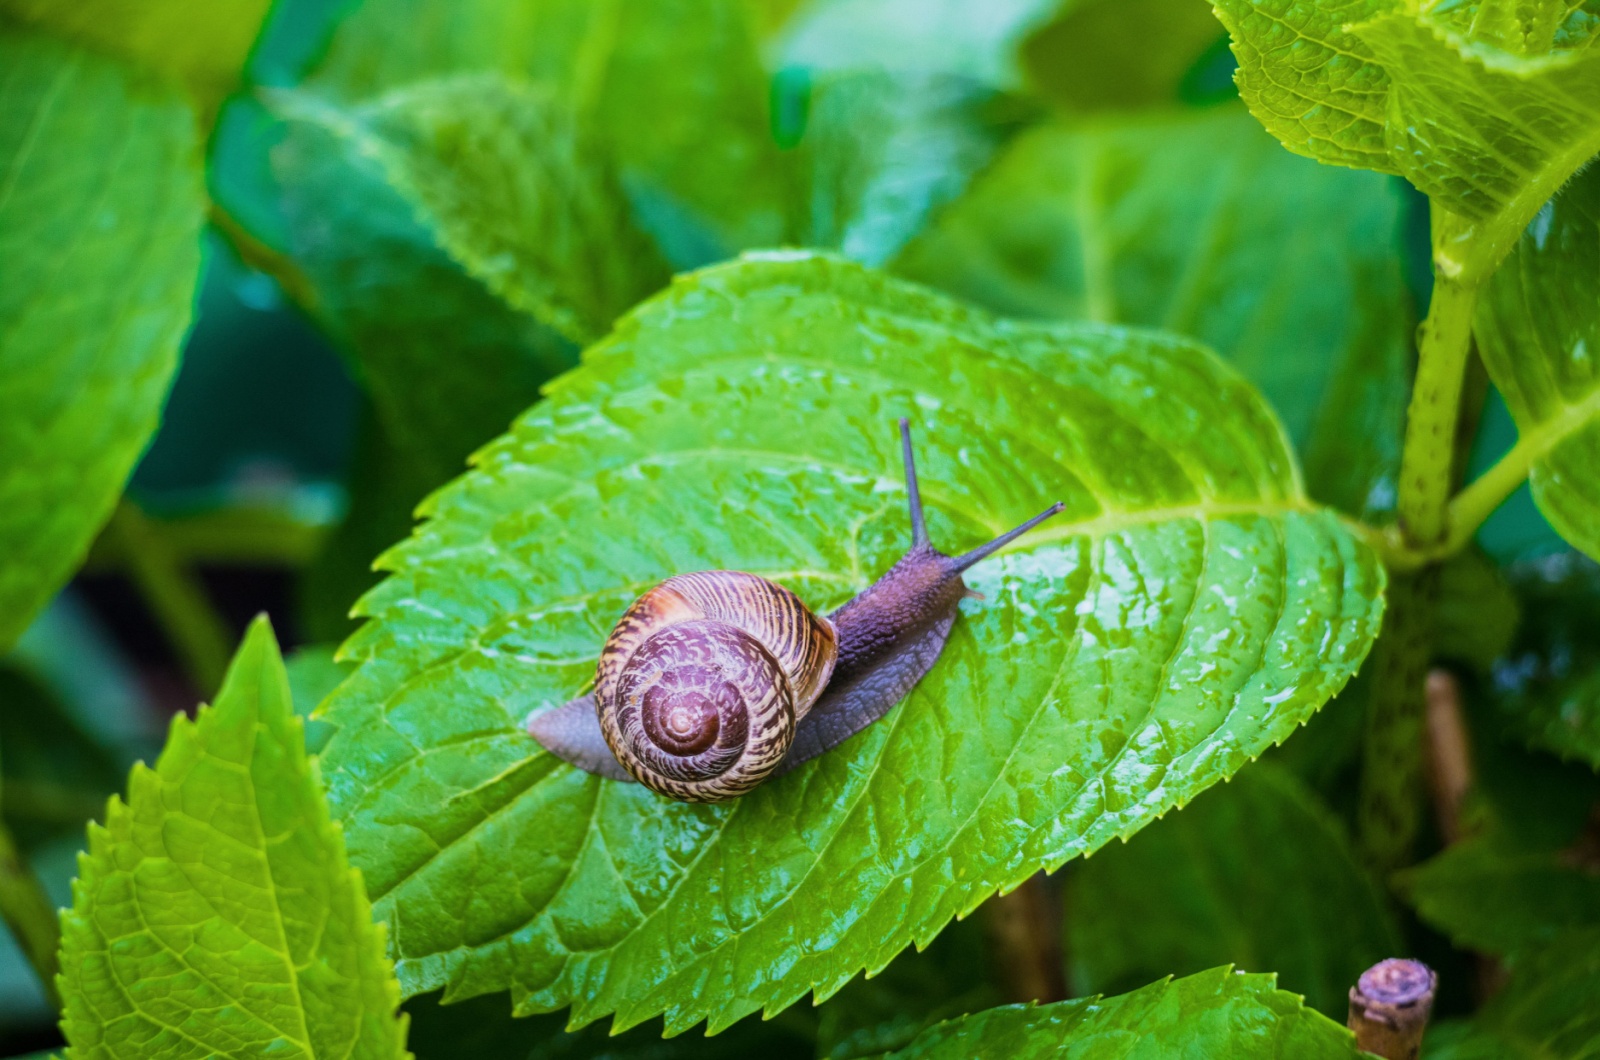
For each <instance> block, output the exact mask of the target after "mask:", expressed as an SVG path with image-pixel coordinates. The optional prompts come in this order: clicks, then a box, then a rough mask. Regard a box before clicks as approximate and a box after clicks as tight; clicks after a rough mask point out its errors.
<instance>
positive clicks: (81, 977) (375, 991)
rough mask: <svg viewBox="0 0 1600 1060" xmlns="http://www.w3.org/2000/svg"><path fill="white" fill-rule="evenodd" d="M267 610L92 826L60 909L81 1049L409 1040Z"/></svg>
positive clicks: (71, 1018) (66, 975)
mask: <svg viewBox="0 0 1600 1060" xmlns="http://www.w3.org/2000/svg"><path fill="white" fill-rule="evenodd" d="M303 739H304V738H303V736H302V734H301V727H300V723H299V722H298V721H297V720H296V719H295V716H294V712H293V710H292V709H291V706H290V701H289V682H288V679H287V677H286V676H285V674H284V669H283V660H282V659H281V658H280V656H279V655H278V646H277V643H276V641H274V639H273V636H272V630H271V627H269V626H268V625H267V623H266V620H265V619H258V620H256V622H255V623H254V624H253V625H252V626H251V628H250V631H249V633H248V634H246V636H245V640H244V643H243V644H242V645H241V646H240V648H239V652H238V654H237V655H236V656H235V657H234V661H233V664H232V666H230V667H229V670H228V676H227V679H226V680H225V681H224V682H223V685H222V690H221V691H220V692H219V693H218V694H217V701H216V704H215V705H214V706H211V707H202V708H201V710H200V713H199V715H198V716H197V718H196V719H195V720H194V721H192V722H191V721H190V720H189V719H188V718H185V717H183V716H181V715H180V716H179V717H178V718H177V719H176V720H174V722H173V724H172V731H171V734H170V736H169V737H168V739H167V746H166V748H165V749H164V750H163V751H162V753H161V757H160V759H159V760H158V761H157V762H156V767H155V769H153V770H152V769H148V768H146V767H145V766H143V765H138V766H135V767H134V770H133V775H132V776H131V777H130V778H129V782H128V783H129V787H128V801H127V802H126V803H124V802H122V800H120V799H116V798H113V799H112V800H111V804H110V806H109V807H108V808H107V811H106V823H105V825H104V826H101V825H97V824H94V825H90V826H89V852H88V853H87V854H82V855H80V856H79V863H78V877H79V878H78V880H77V882H76V883H75V884H74V885H73V903H72V909H71V910H70V911H69V912H67V913H65V914H64V915H63V917H62V947H61V967H62V974H61V991H62V997H63V999H64V1001H65V1005H66V1010H65V1013H64V1015H63V1017H62V1029H63V1030H64V1031H65V1033H66V1036H67V1040H68V1042H69V1043H70V1044H71V1049H70V1051H69V1055H70V1056H71V1057H73V1058H75V1060H88V1058H110V1057H138V1058H147V1057H152V1056H162V1057H171V1058H174V1060H176V1058H188V1057H194V1058H200V1057H211V1056H274V1057H278V1056H281V1057H294V1058H304V1060H312V1058H322V1057H349V1058H351V1060H363V1058H379V1060H381V1058H386V1057H404V1056H406V1055H407V1054H406V1052H405V1046H404V1042H405V1023H404V1021H403V1020H397V1019H396V1018H395V1014H394V1013H395V1009H396V1007H397V1006H398V1004H399V1000H400V999H399V993H398V991H397V989H396V987H395V982H394V977H393V974H392V972H391V970H390V967H389V962H388V959H387V958H386V957H385V956H384V953H383V932H382V929H381V928H379V927H377V926H375V925H374V924H373V923H372V919H371V910H370V907H369V906H368V904H367V899H366V895H365V893H364V891H363V888H362V885H361V878H360V876H359V875H358V874H357V873H355V872H354V871H353V870H352V869H351V868H350V867H349V865H348V863H347V862H346V859H345V852H344V844H343V842H342V841H341V838H340V834H339V829H338V827H337V826H336V825H334V824H333V823H332V822H331V821H330V820H329V818H328V811H327V806H326V804H325V803H324V801H323V797H322V792H321V787H320V784H319V782H318V777H317V770H316V766H315V765H314V764H313V763H312V762H311V760H309V759H308V758H307V757H306V753H305V749H304V746H303Z"/></svg>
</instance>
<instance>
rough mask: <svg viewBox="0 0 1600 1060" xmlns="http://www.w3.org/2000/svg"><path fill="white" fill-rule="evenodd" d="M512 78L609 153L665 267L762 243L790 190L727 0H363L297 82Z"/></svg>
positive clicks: (756, 70)
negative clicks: (533, 86)
mask: <svg viewBox="0 0 1600 1060" xmlns="http://www.w3.org/2000/svg"><path fill="white" fill-rule="evenodd" d="M478 71H499V72H502V73H512V74H520V75H523V76H525V77H527V78H529V79H531V80H533V81H535V82H537V83H539V84H541V85H542V86H544V87H546V88H548V89H549V90H551V91H552V92H554V93H555V94H557V95H558V96H560V97H562V98H564V99H566V100H567V101H568V102H570V103H571V105H572V106H573V107H574V108H575V109H576V111H577V113H578V114H579V116H580V121H581V123H582V125H583V127H584V129H585V130H586V132H589V133H591V134H592V135H594V136H595V137H596V138H597V139H598V140H600V141H601V142H602V143H604V144H605V145H606V146H607V147H608V148H609V149H610V151H611V152H612V153H613V154H614V155H615V157H616V158H617V160H618V161H619V163H620V165H621V169H622V177H623V182H624V185H625V186H626V187H627V189H628V192H629V195H630V197H631V198H632V199H633V200H634V202H635V204H636V207H637V208H638V210H639V213H640V216H641V218H642V219H643V221H644V225H645V228H646V229H647V230H648V231H650V232H651V233H652V234H653V235H655V236H656V237H657V239H658V240H659V241H660V242H661V244H662V247H663V249H664V250H665V251H666V253H667V256H668V258H669V260H671V261H672V263H673V264H674V265H675V266H677V267H680V268H682V267H687V266H691V265H697V264H703V263H704V262H707V261H712V260H716V259H717V258H721V257H725V256H727V255H728V254H730V253H732V252H733V251H735V250H738V249H740V248H742V247H752V246H764V245H768V244H772V243H776V242H778V241H779V240H780V239H781V237H782V235H783V233H784V231H785V230H786V227H787V217H786V215H785V211H786V204H787V202H788V200H789V198H790V195H789V189H788V186H787V183H786V180H787V178H786V177H785V175H784V173H783V171H782V166H781V163H780V158H779V155H778V151H777V147H776V145H775V144H773V142H772V139H771V137H770V135H769V132H768V128H769V126H768V117H767V87H766V77H765V75H764V74H763V72H762V70H761V66H760V61H759V58H758V56H757V54H756V48H755V40H754V34H753V31H752V29H751V27H750V25H749V24H748V21H747V13H746V11H745V8H744V4H743V3H742V0H640V2H630V3H606V4H597V3H593V2H592V0H551V2H541V3H525V2H524V3H503V2H500V0H373V2H370V3H366V4H363V5H362V6H361V7H360V8H359V9H358V10H356V11H355V12H354V13H353V14H352V15H351V17H350V18H349V19H347V20H346V21H345V22H344V23H343V24H342V25H341V26H340V27H339V29H338V31H337V32H336V33H335V35H334V38H333V42H332V45H331V47H330V48H329V52H328V55H327V58H326V60H325V61H324V62H323V64H322V65H321V66H320V67H319V68H318V70H317V72H316V74H315V76H314V77H313V78H312V79H311V81H310V86H311V87H313V88H315V89H317V90H319V91H325V92H330V93H334V94H337V95H339V96H341V97H343V98H347V99H352V98H353V99H365V98H369V97H371V96H373V95H376V94H378V93H380V92H382V91H384V90H387V89H391V88H396V87H400V86H404V85H408V84H411V83H414V82H416V81H420V80H423V79H426V78H430V77H437V76H440V75H444V74H452V73H463V72H478Z"/></svg>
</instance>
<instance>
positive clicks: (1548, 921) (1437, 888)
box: [1400, 824, 1600, 959]
mask: <svg viewBox="0 0 1600 1060" xmlns="http://www.w3.org/2000/svg"><path fill="white" fill-rule="evenodd" d="M1515 827H1516V826H1515V825H1514V824H1513V825H1510V826H1509V827H1507V826H1503V825H1502V826H1500V827H1496V828H1494V829H1491V830H1490V831H1488V832H1486V833H1485V834H1483V835H1478V836H1474V837H1472V838H1470V839H1468V840H1466V841H1464V842H1461V843H1457V844H1455V845H1454V846H1451V847H1448V848H1446V849H1445V850H1444V851H1443V852H1442V853H1440V854H1437V855H1435V856H1434V857H1433V858H1431V859H1429V860H1428V861H1426V862H1424V863H1423V864H1421V865H1419V866H1417V867H1416V868H1414V869H1410V870H1408V871H1407V872H1405V873H1404V874H1403V875H1402V876H1401V877H1400V887H1401V889H1402V890H1403V891H1404V892H1405V894H1406V896H1407V898H1408V899H1409V900H1410V902H1411V904H1412V905H1414V906H1415V907H1416V909H1417V914H1418V915H1419V916H1421V917H1422V919H1423V920H1425V921H1427V922H1428V923H1429V924H1430V925H1432V926H1433V927H1434V928H1436V929H1438V930H1439V931H1442V932H1443V933H1444V934H1445V935H1447V936H1448V937H1449V938H1450V939H1451V941H1453V942H1454V943H1456V944H1457V945H1458V946H1461V947H1462V948H1464V949H1470V950H1477V951H1479V952H1481V953H1490V954H1494V955H1495V956H1498V957H1510V958H1513V959H1514V958H1516V957H1518V956H1520V955H1523V954H1527V953H1529V952H1533V951H1537V950H1541V949H1543V948H1545V947H1547V946H1549V945H1551V944H1552V943H1555V942H1559V941H1560V940H1561V939H1563V938H1565V937H1566V936H1567V935H1568V934H1570V933H1572V932H1574V931H1581V930H1583V929H1585V928H1600V849H1596V847H1597V846H1600V843H1597V840H1600V837H1597V836H1594V835H1590V834H1588V833H1584V834H1582V835H1580V836H1579V837H1578V838H1577V840H1576V842H1574V843H1571V844H1568V845H1567V846H1566V847H1564V848H1562V849H1559V850H1555V849H1550V848H1548V847H1546V846H1544V845H1542V844H1539V843H1536V842H1529V841H1527V840H1526V839H1524V838H1522V837H1520V836H1517V835H1516V834H1515V831H1514V830H1515Z"/></svg>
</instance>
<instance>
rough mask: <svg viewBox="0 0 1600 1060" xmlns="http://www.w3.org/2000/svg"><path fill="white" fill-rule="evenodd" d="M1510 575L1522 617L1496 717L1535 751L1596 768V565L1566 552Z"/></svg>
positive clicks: (1498, 688) (1599, 593)
mask: <svg viewBox="0 0 1600 1060" xmlns="http://www.w3.org/2000/svg"><path fill="white" fill-rule="evenodd" d="M1513 570H1514V574H1513V585H1514V586H1515V587H1516V591H1517V595H1518V597H1519V598H1520V599H1521V600H1522V604H1523V610H1524V613H1525V614H1526V618H1525V619H1524V620H1523V625H1522V629H1521V631H1520V633H1519V635H1518V636H1517V640H1516V645H1515V647H1514V648H1513V650H1512V651H1511V652H1510V653H1509V654H1508V655H1507V656H1506V657H1505V658H1504V659H1502V660H1501V661H1500V662H1499V663H1498V664H1497V665H1496V667H1495V673H1494V687H1493V696H1494V698H1495V700H1496V702H1497V705H1498V706H1499V708H1500V713H1501V716H1502V718H1503V719H1504V721H1505V723H1506V724H1507V725H1508V726H1509V727H1510V728H1511V729H1512V730H1514V731H1515V732H1517V733H1519V734H1520V735H1521V736H1522V737H1523V739H1525V740H1526V741H1527V742H1529V743H1531V744H1533V745H1534V746H1536V747H1542V748H1544V749H1545V750H1548V751H1554V752H1555V753H1556V754H1558V755H1561V756H1562V757H1563V758H1571V759H1575V760H1577V761H1580V762H1586V763H1588V765H1589V766H1590V767H1592V768H1594V769H1597V770H1600V643H1597V642H1596V640H1595V635H1594V634H1595V630H1596V629H1600V568H1597V567H1596V566H1595V564H1594V562H1593V561H1592V560H1589V559H1587V558H1586V557H1583V556H1580V555H1578V554H1577V553H1574V552H1568V553H1563V554H1560V555H1554V556H1549V557H1546V558H1544V559H1540V560H1532V561H1529V562H1527V563H1522V564H1518V565H1517V566H1516V567H1515V568H1514V569H1513Z"/></svg>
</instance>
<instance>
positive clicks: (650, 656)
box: [594, 571, 838, 802]
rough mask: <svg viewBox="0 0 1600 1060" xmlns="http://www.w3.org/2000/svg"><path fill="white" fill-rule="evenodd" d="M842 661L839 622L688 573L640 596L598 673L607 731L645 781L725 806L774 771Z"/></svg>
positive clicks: (747, 587) (764, 586)
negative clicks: (837, 662)
mask: <svg viewBox="0 0 1600 1060" xmlns="http://www.w3.org/2000/svg"><path fill="white" fill-rule="evenodd" d="M837 658H838V642H837V639H836V637H835V634H834V630H833V625H832V623H830V622H829V621H828V620H827V619H826V618H823V617H821V616H819V615H816V614H813V613H812V612H811V609H810V608H808V607H806V605H805V604H803V603H801V602H800V599H799V597H797V596H795V595H794V594H793V593H791V592H790V591H789V590H787V589H785V588H784V587H783V586H781V585H776V584H774V583H772V582H769V581H767V580H766V579H765V578H759V577H757V576H756V575H754V574H743V573H740V572H738V571H704V572H701V573H698V574H680V575H677V576H676V577H673V578H668V579H667V580H666V581H664V582H662V583H661V584H660V585H657V586H656V587H655V588H654V589H651V590H650V591H649V592H647V593H645V594H644V595H643V596H641V597H639V599H638V600H636V601H634V603H633V606H632V607H630V608H628V611H627V613H626V614H624V615H623V616H622V620H621V621H619V622H618V623H617V625H616V628H615V629H613V630H612V631H611V636H610V637H608V638H607V639H606V644H605V648H604V649H603V650H602V651H601V654H600V666H599V670H598V672H597V674H596V677H595V690H594V696H595V706H596V710H597V712H598V714H599V718H600V731H601V734H602V735H603V736H604V737H605V741H606V744H607V745H608V746H609V747H610V748H611V753H612V754H614V755H615V756H616V758H617V761H618V762H620V763H622V766H623V768H624V769H626V770H627V771H628V772H629V773H630V774H632V775H633V777H634V778H635V779H637V780H638V781H639V782H640V783H641V784H644V785H645V786H646V787H648V788H650V789H651V790H653V791H656V792H659V793H660V794H662V795H666V796H668V797H669V798H674V799H681V800H684V801H687V802H717V801H720V800H722V799H730V798H733V797H734V796H736V795H741V794H743V793H744V792H746V791H749V790H750V789H751V788H753V787H755V786H756V785H757V784H759V783H761V781H763V780H765V779H766V778H767V776H768V775H770V774H771V773H772V771H773V770H774V769H776V768H777V767H778V765H779V763H781V762H782V761H783V759H784V756H785V755H787V754H788V752H789V746H790V744H792V743H793V742H794V733H795V727H796V726H797V725H798V724H799V723H800V720H801V719H802V718H804V717H805V716H806V712H807V711H809V710H810V709H811V705H812V704H813V703H815V702H816V701H817V698H818V697H819V696H821V695H822V690H823V689H824V688H826V687H827V684H828V679H829V677H831V676H832V674H833V665H834V662H835V660H836V659H837Z"/></svg>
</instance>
